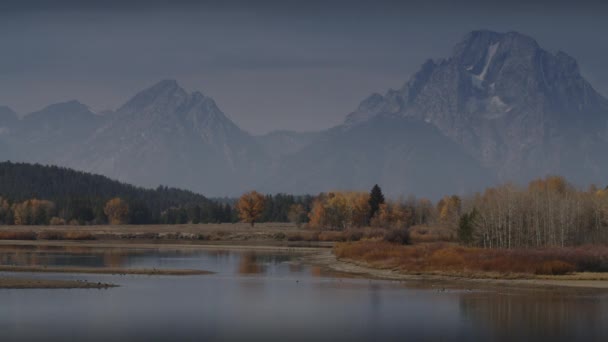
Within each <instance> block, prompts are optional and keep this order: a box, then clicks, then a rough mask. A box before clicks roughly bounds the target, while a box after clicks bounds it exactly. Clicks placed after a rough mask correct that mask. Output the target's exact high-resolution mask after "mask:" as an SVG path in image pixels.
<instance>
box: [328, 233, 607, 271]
mask: <svg viewBox="0 0 608 342" xmlns="http://www.w3.org/2000/svg"><path fill="white" fill-rule="evenodd" d="M334 253H335V255H336V256H337V257H338V258H344V259H350V260H354V261H358V262H363V263H365V264H368V265H370V266H372V267H376V268H382V269H396V270H399V271H404V272H410V273H445V274H451V275H461V276H472V275H480V274H499V275H502V276H504V275H511V276H516V275H518V274H524V275H525V274H528V275H532V274H534V275H563V274H569V273H572V272H575V271H576V272H584V271H590V272H608V247H606V246H585V247H578V248H547V249H526V250H524V249H519V250H505V249H481V248H467V247H462V246H458V245H456V244H449V243H426V244H419V245H413V246H403V245H397V244H392V243H387V242H384V241H372V240H365V241H359V242H355V243H339V244H337V245H336V246H335V247H334Z"/></svg>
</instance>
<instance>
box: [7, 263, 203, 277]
mask: <svg viewBox="0 0 608 342" xmlns="http://www.w3.org/2000/svg"><path fill="white" fill-rule="evenodd" d="M0 272H27V273H73V274H78V273H88V274H120V275H123V274H136V275H168V276H185V275H206V274H212V273H213V272H209V271H204V270H183V269H157V268H114V267H45V266H6V265H0Z"/></svg>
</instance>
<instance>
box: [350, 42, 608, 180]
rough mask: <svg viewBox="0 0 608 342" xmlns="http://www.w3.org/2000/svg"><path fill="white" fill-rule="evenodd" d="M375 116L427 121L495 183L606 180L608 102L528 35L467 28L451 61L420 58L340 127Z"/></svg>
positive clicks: (571, 63)
mask: <svg viewBox="0 0 608 342" xmlns="http://www.w3.org/2000/svg"><path fill="white" fill-rule="evenodd" d="M378 116H398V117H407V118H413V119H416V120H420V121H424V122H427V123H429V124H431V125H433V126H435V127H437V128H438V129H439V131H440V132H441V133H442V134H444V135H445V136H447V137H449V138H450V139H452V140H453V141H454V142H455V143H457V144H459V145H460V146H462V147H464V149H465V150H466V151H467V152H468V153H469V154H470V155H471V156H473V157H474V158H475V159H476V160H477V161H479V162H480V163H481V165H483V166H485V167H488V168H490V169H492V170H494V172H495V173H496V174H497V175H498V176H499V177H500V179H502V180H514V181H525V180H528V179H529V178H531V177H538V176H543V175H545V174H547V173H553V174H562V175H564V176H567V177H569V178H571V179H573V180H574V181H577V180H578V181H584V182H585V183H587V182H589V181H601V180H602V177H605V175H604V174H602V172H605V171H606V166H607V165H608V164H607V161H606V160H607V156H608V154H606V153H601V152H600V151H601V150H602V149H604V148H606V146H607V145H606V142H607V140H608V139H607V137H608V134H607V133H608V123H607V122H608V121H607V119H608V101H606V99H605V98H603V97H602V96H601V95H599V94H598V93H597V92H596V91H595V90H594V89H593V87H592V86H591V85H590V84H589V83H588V82H587V81H585V79H584V78H583V77H582V76H581V75H580V72H579V68H578V65H577V63H576V61H575V60H574V59H573V58H572V57H570V56H568V55H567V54H565V53H563V52H557V53H555V54H552V53H550V52H547V51H546V50H543V49H542V48H540V47H539V45H538V44H537V43H536V41H534V40H533V39H532V38H530V37H527V36H525V35H522V34H519V33H516V32H509V33H496V32H491V31H474V32H471V33H470V34H468V35H467V36H466V37H465V39H464V40H463V41H462V42H460V43H459V44H457V45H456V46H455V47H454V50H453V53H452V56H451V57H449V58H447V59H444V60H439V61H432V60H429V61H427V62H426V63H424V64H423V66H422V67H421V69H420V70H419V71H418V72H417V73H416V74H415V75H414V76H413V77H412V78H411V79H410V80H409V81H408V82H407V83H406V84H405V85H404V86H403V87H402V88H401V89H398V90H389V91H388V92H387V93H386V94H385V95H384V96H382V95H379V94H374V95H372V96H370V97H369V98H367V99H366V100H364V101H363V102H362V103H361V105H360V106H359V108H358V109H357V110H356V111H355V112H353V113H351V114H350V115H349V116H348V117H347V119H346V124H347V125H350V126H353V125H357V124H362V123H364V122H366V121H368V120H371V119H373V118H376V117H378Z"/></svg>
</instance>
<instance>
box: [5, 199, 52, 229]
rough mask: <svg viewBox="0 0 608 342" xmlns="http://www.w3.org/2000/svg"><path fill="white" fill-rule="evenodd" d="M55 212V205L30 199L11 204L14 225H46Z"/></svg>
mask: <svg viewBox="0 0 608 342" xmlns="http://www.w3.org/2000/svg"><path fill="white" fill-rule="evenodd" d="M54 211H55V204H54V203H53V202H51V201H47V200H39V199H35V198H34V199H30V200H27V201H24V202H21V203H16V204H13V206H12V212H13V219H14V223H15V224H16V225H42V224H48V223H49V220H50V219H51V217H52V216H53V213H54Z"/></svg>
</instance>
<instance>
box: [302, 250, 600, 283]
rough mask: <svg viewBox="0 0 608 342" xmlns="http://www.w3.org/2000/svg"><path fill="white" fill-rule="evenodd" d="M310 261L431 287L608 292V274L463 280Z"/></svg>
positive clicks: (323, 256) (323, 255)
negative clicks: (601, 290) (597, 290)
mask: <svg viewBox="0 0 608 342" xmlns="http://www.w3.org/2000/svg"><path fill="white" fill-rule="evenodd" d="M306 262H309V263H313V264H316V265H320V266H323V267H326V268H328V269H330V270H332V271H335V272H338V273H340V274H352V275H355V276H358V277H362V278H369V279H381V280H395V281H407V282H412V283H417V284H421V283H425V284H426V285H427V286H433V287H439V288H471V287H477V288H478V287H481V288H487V287H520V288H530V287H534V288H539V287H541V288H575V289H604V290H608V274H606V273H590V272H584V273H575V274H571V275H564V276H529V277H523V276H521V275H520V276H518V278H515V277H514V278H499V277H497V276H498V275H494V277H491V276H492V275H491V274H488V275H487V277H459V276H454V275H447V274H441V273H418V274H413V273H412V274H408V273H404V272H402V271H398V270H393V269H379V268H374V267H370V266H369V265H366V264H365V263H362V262H357V261H354V260H348V259H338V258H336V256H335V255H334V254H332V253H331V252H329V251H320V252H319V253H317V254H315V255H312V256H308V257H306Z"/></svg>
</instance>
